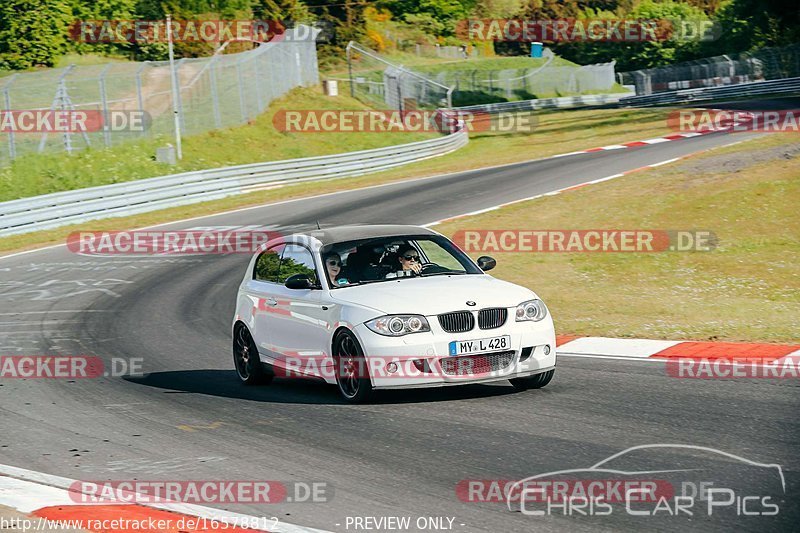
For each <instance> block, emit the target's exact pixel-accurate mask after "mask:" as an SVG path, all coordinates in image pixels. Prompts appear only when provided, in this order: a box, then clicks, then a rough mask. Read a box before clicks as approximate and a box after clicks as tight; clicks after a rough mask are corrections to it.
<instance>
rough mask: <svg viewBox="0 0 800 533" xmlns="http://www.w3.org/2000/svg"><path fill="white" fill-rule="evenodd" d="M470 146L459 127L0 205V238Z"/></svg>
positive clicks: (355, 171)
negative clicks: (379, 144)
mask: <svg viewBox="0 0 800 533" xmlns="http://www.w3.org/2000/svg"><path fill="white" fill-rule="evenodd" d="M468 140H469V139H468V136H467V130H466V128H465V127H463V124H461V125H460V127H459V128H458V129H457V131H455V132H454V133H452V134H450V135H447V136H444V137H437V138H435V139H431V140H425V141H417V142H413V143H407V144H401V145H396V146H389V147H386V148H377V149H372V150H361V151H358V152H347V153H343V154H334V155H327V156H317V157H307V158H303V159H292V160H285V161H272V162H266V163H255V164H249V165H237V166H232V167H223V168H215V169H209V170H198V171H194V172H184V173H181V174H172V175H168V176H160V177H155V178H148V179H142V180H136V181H131V182H126V183H116V184H113V185H103V186H100V187H90V188H87V189H80V190H76V191H66V192H57V193H52V194H45V195H41V196H34V197H31V198H23V199H20V200H11V201H8V202H2V203H0V236H7V235H16V234H20V233H27V232H30V231H38V230H43V229H52V228H56V227H60V226H65V225H68V224H76V223H80V222H86V221H89V220H97V219H101V218H109V217H117V216H126V215H133V214H137V213H145V212H148V211H155V210H157V209H164V208H168V207H175V206H179V205H187V204H192V203H197V202H205V201H208V200H216V199H219V198H225V197H228V196H232V195H236V194H243V193H247V192H252V191H254V190H258V189H259V188H262V187H263V186H264V185H265V184H268V185H275V184H280V183H284V182H298V181H312V180H321V179H329V178H342V177H350V176H359V175H362V174H367V173H370V172H377V171H380V170H386V169H389V168H393V167H397V166H400V165H404V164H406V163H413V162H416V161H421V160H423V159H427V158H430V157H435V156H439V155H443V154H446V153H448V152H451V151H453V150H456V149H458V148H461V147H462V146H464V145H466V144H467V142H468Z"/></svg>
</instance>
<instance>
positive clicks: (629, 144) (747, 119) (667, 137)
mask: <svg viewBox="0 0 800 533" xmlns="http://www.w3.org/2000/svg"><path fill="white" fill-rule="evenodd" d="M707 111H709V112H718V111H722V110H721V109H708V110H707ZM740 116H742V117H743V118H744V120H741V121H739V120H737V121H734V122H733V123H732V124H731V125H730V126H727V127H721V128H716V127H707V128H700V129H698V131H690V132H686V133H673V134H671V135H665V136H663V137H653V138H652V139H644V140H642V141H631V142H626V143H621V144H609V145H607V146H598V147H597V148H589V149H588V150H578V151H577V152H568V153H566V154H558V155H555V156H553V157H554V158H555V157H567V156H570V155H577V154H591V153H594V152H603V151H606V150H623V149H625V148H637V147H639V146H648V145H651V144H660V143H665V142H669V141H678V140H681V139H690V138H692V137H700V136H701V135H708V134H710V133H721V132H726V131H732V130H735V129H737V128H738V127H739V126H742V125H744V124H747V123H749V122H751V121H752V118H753V115H752V113H747V112H740Z"/></svg>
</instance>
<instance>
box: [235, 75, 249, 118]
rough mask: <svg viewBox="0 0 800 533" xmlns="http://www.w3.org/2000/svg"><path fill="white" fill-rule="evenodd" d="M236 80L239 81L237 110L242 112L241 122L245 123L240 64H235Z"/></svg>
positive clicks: (245, 114)
mask: <svg viewBox="0 0 800 533" xmlns="http://www.w3.org/2000/svg"><path fill="white" fill-rule="evenodd" d="M236 79H237V80H238V81H239V83H238V85H239V110H240V111H241V112H242V120H243V121H244V122H247V106H245V103H244V81H243V80H242V62H241V61H237V62H236Z"/></svg>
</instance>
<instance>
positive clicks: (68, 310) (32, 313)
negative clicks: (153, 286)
mask: <svg viewBox="0 0 800 533" xmlns="http://www.w3.org/2000/svg"><path fill="white" fill-rule="evenodd" d="M110 312H111V310H110V309H60V310H50V311H19V312H17V313H0V316H9V315H10V316H17V315H38V314H50V313H110Z"/></svg>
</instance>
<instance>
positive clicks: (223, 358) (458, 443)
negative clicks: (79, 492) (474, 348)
mask: <svg viewBox="0 0 800 533" xmlns="http://www.w3.org/2000/svg"><path fill="white" fill-rule="evenodd" d="M741 138H744V137H742V136H737V137H733V136H731V135H725V134H712V135H705V136H701V137H696V138H691V139H685V140H679V141H673V142H666V143H662V144H656V145H650V146H644V147H639V148H632V149H627V150H612V151H605V152H596V153H590V154H579V155H574V156H569V157H564V158H557V159H548V160H541V161H534V162H529V163H520V164H514V165H509V166H504V167H498V168H494V169H484V170H477V171H471V172H464V173H459V174H452V175H446V176H441V177H434V178H427V179H421V180H414V181H408V182H405V183H396V184H390V185H386V186H380V187H372V188H368V189H362V190H356V191H352V192H344V193H337V194H331V195H326V196H323V197H316V198H309V199H304V200H298V201H292V202H287V203H281V204H275V205H267V206H263V207H258V208H253V209H247V210H241V211H238V212H232V213H227V214H220V215H216V216H210V217H206V218H203V219H202V220H192V221H187V222H182V223H176V224H172V225H167V226H163V228H164V229H188V228H192V227H199V226H227V225H231V226H239V225H249V224H258V225H268V226H272V227H274V228H276V229H280V230H283V231H286V230H292V229H296V228H301V227H306V228H307V227H310V226H313V225H314V223H315V221H316V220H320V221H321V222H322V224H324V225H335V224H340V223H355V222H361V223H407V224H425V223H428V222H431V221H434V220H438V219H442V218H446V217H449V216H454V215H457V214H461V213H465V212H469V211H473V210H477V209H481V208H485V207H489V206H492V205H495V204H498V203H502V202H507V201H511V200H515V199H518V198H524V197H529V196H532V195H535V194H540V193H545V192H548V191H552V190H555V189H560V188H563V187H567V186H571V185H576V184H580V183H584V182H587V181H590V180H594V179H598V178H602V177H605V176H609V175H613V174H616V173H619V172H623V171H626V170H630V169H634V168H638V167H641V166H644V165H648V164H653V163H657V162H660V161H664V160H667V159H671V158H675V157H678V156H681V155H685V154H688V153H691V152H695V151H698V150H702V149H705V148H709V147H713V146H719V145H722V144H727V143H731V142H733V141H736V140H739V139H741ZM248 259H249V257H248V256H244V255H226V256H195V257H158V256H156V257H152V256H151V257H119V256H118V257H114V258H98V257H83V256H79V255H75V254H72V253H70V252H69V251H68V250H67V249H66V248H64V247H57V248H51V249H46V250H42V251H37V252H34V253H27V254H23V255H17V256H13V257H9V258H6V259H3V260H0V271H2V280H3V281H2V283H0V308H2V310H1V311H0V312H1V313H2V315H0V339H2V340H1V341H0V343H2V348H0V352H1V353H3V354H7V355H31V354H64V355H76V354H89V355H96V356H99V357H102V358H103V359H104V360H106V361H108V360H110V359H111V358H112V357H115V358H142V360H143V367H144V370H145V371H146V372H147V373H148V374H147V375H146V376H145V377H141V378H132V377H124V378H122V377H119V378H111V377H109V378H100V379H88V380H74V381H66V380H48V379H39V380H21V379H6V380H2V382H0V411H2V416H1V417H0V446H2V447H0V462H1V463H4V464H9V465H14V466H18V467H22V468H28V469H32V470H37V471H41V472H47V473H49V474H55V475H60V476H65V477H70V478H74V479H91V480H105V479H133V478H136V479H177V480H220V479H223V480H254V479H255V480H282V481H287V482H288V481H304V482H309V483H310V482H315V481H318V482H325V483H327V484H328V485H329V494H331V495H332V498H330V501H329V502H327V503H313V504H312V503H282V504H275V505H267V506H265V505H242V504H238V505H232V506H226V508H227V509H230V510H233V511H239V512H244V513H248V514H251V515H256V516H276V517H278V518H280V519H281V520H282V521H284V522H288V523H293V524H298V525H303V526H310V527H315V528H321V529H326V530H334V531H347V530H350V531H352V530H354V529H353V527H352V526H350V527H349V528H347V527H346V524H347V517H356V516H358V517H364V516H376V517H379V516H411V517H412V521H413V520H416V518H417V517H420V516H446V517H455V520H454V523H453V528H454V530H455V531H491V532H501V531H532V530H544V531H547V530H563V529H566V528H569V529H570V530H575V531H588V530H608V531H611V530H620V529H628V530H629V529H633V528H637V529H643V528H648V529H651V528H652V529H659V530H666V529H696V530H699V529H704V530H705V529H707V530H722V529H730V528H733V527H736V528H737V529H741V530H768V529H771V530H776V531H777V530H786V531H788V530H791V529H795V530H796V528H797V524H798V523H800V513H798V508H799V507H800V506H798V503H797V494H798V490H800V482H799V481H798V474H800V459H798V453H797V452H798V450H800V446H798V442H800V427H799V426H798V417H797V413H798V412H800V409H798V408H799V407H800V400H799V398H800V396H799V395H798V388H797V385H796V382H795V381H793V380H784V381H783V382H779V381H780V380H754V379H751V380H690V379H689V380H686V379H684V380H681V379H673V378H670V377H668V376H667V375H666V373H665V371H664V367H663V365H662V364H658V363H653V362H648V361H630V362H628V361H622V360H608V359H589V358H580V359H579V358H568V357H562V358H560V359H559V362H558V369H557V372H556V376H555V379H554V381H553V382H552V383H551V384H550V385H549V386H548V387H547V388H545V389H542V390H540V391H527V392H515V391H514V389H513V388H512V387H511V386H510V385H507V384H505V383H502V384H495V385H480V386H478V385H475V386H466V387H455V388H446V389H436V390H429V391H424V390H422V391H391V392H386V393H383V394H381V395H380V396H379V399H378V402H377V403H375V404H371V405H363V406H350V405H345V404H343V403H342V402H341V401H340V400H339V397H338V394H337V391H336V390H335V388H333V387H330V386H326V385H323V384H320V383H316V382H311V381H296V380H294V381H286V380H278V381H276V382H275V383H273V384H272V385H270V386H268V387H260V388H250V387H244V386H242V385H240V384H239V382H238V381H237V378H236V376H235V373H234V371H233V366H232V361H231V348H230V344H231V341H230V322H231V317H232V312H233V304H234V296H235V293H236V288H237V285H238V283H239V282H240V280H241V277H242V275H243V267H244V265H245V264H246V262H247V261H248ZM500 260H502V258H501V259H500ZM591 297H592V295H591V293H587V294H586V298H587V299H588V298H591ZM724 297H725V295H724V294H720V298H724ZM555 322H556V328H557V329H558V317H557V316H556V317H555ZM650 443H677V444H692V445H698V446H710V447H714V448H717V449H720V450H723V451H726V452H729V453H732V454H736V455H739V456H743V457H746V458H749V459H752V460H755V461H760V462H764V463H777V464H780V465H781V466H782V468H783V473H784V475H785V478H786V497H785V500H784V501H782V502H781V503H780V505H781V512H780V513H779V514H778V515H777V516H775V517H771V518H765V517H747V518H743V517H738V516H736V514H734V513H727V514H724V513H717V514H715V515H714V517H713V521H712V520H711V519H709V518H707V517H695V518H691V519H690V518H687V517H680V518H678V517H670V516H660V517H638V516H637V517H633V516H629V515H626V514H625V513H619V512H615V513H613V514H612V515H610V516H604V517H599V516H592V517H582V516H549V517H534V516H527V515H524V514H522V513H519V512H510V511H508V510H507V509H506V508H505V506H504V504H502V503H499V504H498V503H466V502H462V501H460V500H459V498H458V497H457V495H456V492H455V488H456V485H457V483H458V482H459V481H460V480H465V479H520V478H524V477H528V476H532V475H535V474H539V473H544V472H549V471H556V470H563V469H571V468H583V467H588V466H591V465H593V464H595V463H597V462H599V461H601V460H602V459H605V458H607V457H609V456H610V455H612V454H615V453H617V452H620V451H622V450H624V449H626V448H628V447H631V446H635V445H641V444H650ZM693 455H694V453H693V452H691V451H686V450H684V451H674V450H673V451H669V450H665V451H663V452H659V453H658V454H657V459H658V460H659V461H661V464H659V466H660V467H665V468H676V467H677V466H678V465H682V464H684V463H686V462H688V461H689V458H690V457H692V456H693ZM708 461H709V462H708V464H709V465H710V467H711V468H712V469H713V471H714V472H715V473H716V474H718V475H720V476H722V475H725V476H728V478H729V479H733V480H735V481H737V482H739V483H741V484H742V485H743V486H745V485H746V484H747V482H748V481H749V479H750V478H749V476H750V474H749V473H748V471H746V470H743V469H741V468H740V466H741V465H740V464H739V463H737V462H736V461H734V460H731V459H725V458H723V457H714V458H711V459H708ZM665 465H666V466H665ZM792 524H794V525H792Z"/></svg>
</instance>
